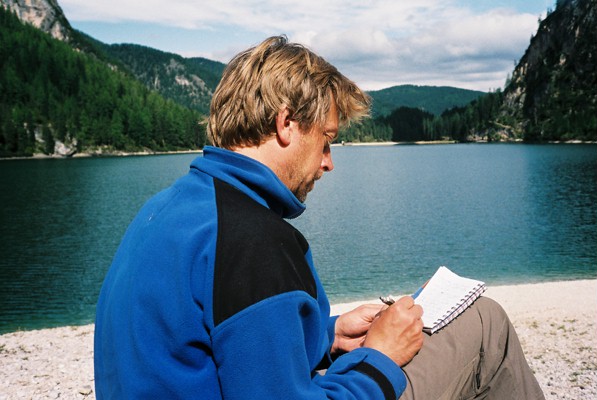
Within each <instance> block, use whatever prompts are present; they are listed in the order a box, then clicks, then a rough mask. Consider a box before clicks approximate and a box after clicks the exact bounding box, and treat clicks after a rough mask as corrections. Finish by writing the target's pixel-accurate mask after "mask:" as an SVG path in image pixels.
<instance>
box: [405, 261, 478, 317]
mask: <svg viewBox="0 0 597 400" xmlns="http://www.w3.org/2000/svg"><path fill="white" fill-rule="evenodd" d="M482 284H483V282H481V281H478V280H475V279H469V278H463V277H461V276H458V275H456V274H455V273H453V272H452V271H450V270H449V269H448V268H446V267H440V268H439V269H438V270H437V272H436V273H435V274H434V275H433V277H432V278H431V279H430V280H429V282H428V283H427V286H425V289H424V290H423V291H422V292H421V293H420V294H419V296H418V297H417V298H416V299H415V303H416V304H419V305H421V306H422V307H423V318H422V320H423V323H424V325H425V327H433V326H434V325H435V324H436V323H437V322H439V321H441V320H443V319H444V318H445V317H446V316H448V315H450V314H452V312H453V311H454V310H456V309H457V308H459V306H460V305H461V304H462V303H464V302H465V301H466V299H467V297H468V296H469V293H472V292H475V291H477V290H478V289H479V286H480V285H482Z"/></svg>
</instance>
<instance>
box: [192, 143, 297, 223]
mask: <svg viewBox="0 0 597 400" xmlns="http://www.w3.org/2000/svg"><path fill="white" fill-rule="evenodd" d="M191 168H196V169H198V170H200V171H202V172H205V173H206V174H208V175H211V176H213V177H214V178H218V179H220V180H222V181H224V182H226V183H229V184H230V185H232V186H234V187H236V188H237V189H239V190H241V191H242V192H244V193H245V194H246V195H248V196H249V197H251V198H252V199H253V200H255V201H257V202H258V203H260V204H262V205H263V206H265V207H267V208H269V209H270V210H272V211H274V212H276V213H277V214H279V215H280V216H281V217H283V218H296V217H298V216H299V215H301V214H302V213H303V211H305V205H304V204H303V203H302V202H300V201H299V200H298V199H297V198H296V196H295V195H294V194H293V193H292V192H291V191H290V190H289V189H288V188H287V187H286V185H284V183H282V181H281V180H280V179H279V178H278V177H277V175H276V174H275V173H274V172H273V171H272V170H271V169H270V168H268V167H267V166H266V165H264V164H262V163H260V162H259V161H257V160H254V159H252V158H250V157H247V156H244V155H242V154H238V153H235V152H233V151H230V150H226V149H222V148H219V147H213V146H205V147H204V149H203V157H197V158H196V159H195V160H194V161H193V162H192V164H191Z"/></svg>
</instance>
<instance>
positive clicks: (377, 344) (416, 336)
mask: <svg viewBox="0 0 597 400" xmlns="http://www.w3.org/2000/svg"><path fill="white" fill-rule="evenodd" d="M422 315H423V308H422V307H421V306H419V305H416V304H415V301H414V300H413V298H412V297H410V296H404V297H402V298H401V299H400V300H398V301H397V302H395V303H394V304H392V305H391V306H390V307H388V308H386V309H385V310H384V311H383V312H381V313H380V314H379V317H378V318H375V319H374V320H373V321H372V323H371V325H370V327H369V332H368V334H367V337H366V338H365V342H364V343H363V346H364V347H371V348H373V349H376V350H379V351H381V352H382V353H384V354H385V355H387V356H388V357H390V358H391V359H392V360H394V362H395V363H396V364H398V365H399V366H400V367H403V366H404V365H406V364H408V363H409V362H410V360H412V359H413V357H414V356H415V355H416V354H417V352H418V351H419V350H420V349H421V347H422V346H423V321H421V316H422Z"/></svg>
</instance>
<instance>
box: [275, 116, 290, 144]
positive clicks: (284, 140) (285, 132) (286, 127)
mask: <svg viewBox="0 0 597 400" xmlns="http://www.w3.org/2000/svg"><path fill="white" fill-rule="evenodd" d="M293 128H294V121H293V120H292V118H290V111H289V110H288V107H286V106H283V107H282V108H281V109H280V111H278V115H276V135H277V137H278V141H280V144H282V145H283V146H284V147H286V146H288V145H289V144H290V142H291V140H292V129H293Z"/></svg>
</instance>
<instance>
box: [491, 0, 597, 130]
mask: <svg viewBox="0 0 597 400" xmlns="http://www.w3.org/2000/svg"><path fill="white" fill-rule="evenodd" d="M596 3H597V0H560V1H557V3H556V9H555V10H554V11H549V12H548V16H547V17H546V18H545V19H544V20H543V21H541V23H540V25H539V28H538V30H537V34H536V35H534V36H533V37H532V39H531V42H530V45H529V47H528V49H527V51H526V52H525V54H524V55H523V57H522V58H521V59H520V61H519V63H518V65H517V66H516V68H515V70H514V72H513V74H512V78H511V80H510V82H509V83H508V84H507V86H506V88H505V91H504V95H505V96H504V105H503V116H502V118H504V119H503V121H506V122H507V123H508V124H512V126H514V132H515V134H516V135H518V136H524V139H525V140H527V141H537V140H538V141H546V140H568V139H574V138H580V139H585V140H595V136H596V134H595V132H596V131H597V11H596Z"/></svg>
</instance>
